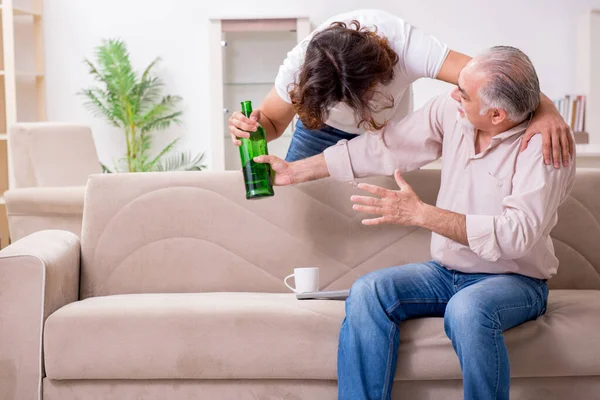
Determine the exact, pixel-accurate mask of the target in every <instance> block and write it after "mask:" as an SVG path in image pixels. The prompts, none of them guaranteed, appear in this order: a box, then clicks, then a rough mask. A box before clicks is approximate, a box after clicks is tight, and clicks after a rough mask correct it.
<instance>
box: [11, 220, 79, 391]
mask: <svg viewBox="0 0 600 400" xmlns="http://www.w3.org/2000/svg"><path fill="white" fill-rule="evenodd" d="M79 263H80V242H79V238H78V237H77V236H76V235H74V234H72V233H70V232H66V231H58V230H48V231H40V232H36V233H33V234H32V235H29V236H27V237H25V238H23V239H21V240H19V241H17V242H15V243H13V244H11V245H10V246H8V247H6V248H5V249H3V250H2V251H0V398H1V399H18V400H34V399H39V398H41V397H40V396H41V382H42V378H43V376H44V369H43V368H44V367H43V352H42V334H43V327H44V322H45V321H46V318H47V317H48V316H49V315H50V314H52V313H53V312H54V311H56V310H57V309H58V308H60V307H62V306H64V305H66V304H69V303H72V302H74V301H77V300H78V298H79Z"/></svg>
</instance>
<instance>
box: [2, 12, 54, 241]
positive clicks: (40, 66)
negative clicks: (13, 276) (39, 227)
mask: <svg viewBox="0 0 600 400" xmlns="http://www.w3.org/2000/svg"><path fill="white" fill-rule="evenodd" d="M42 1H43V0H32V1H31V2H30V3H29V4H28V6H26V5H25V3H24V0H0V24H1V27H0V46H1V48H0V248H2V247H5V246H7V245H8V244H9V242H10V239H9V233H8V222H7V218H6V205H5V204H4V198H3V194H4V192H5V191H6V190H8V189H9V188H11V187H12V186H13V182H12V181H13V177H12V171H11V170H10V165H11V164H10V160H11V154H10V148H9V146H8V135H7V132H8V128H9V127H10V126H11V125H13V124H14V123H16V122H28V121H29V122H30V121H32V120H33V121H44V120H45V119H46V92H45V90H46V83H45V78H44V38H43V24H42V11H43V3H42ZM19 23H27V24H31V27H32V29H33V46H32V47H31V46H29V45H28V46H27V49H25V50H26V51H33V52H34V58H33V59H34V65H33V66H29V67H28V68H24V67H23V66H21V65H17V58H16V56H15V47H16V46H17V43H16V41H15V24H19ZM29 47H31V49H30V48H29ZM22 81H28V82H34V86H35V96H34V100H33V101H34V102H35V113H32V114H35V118H32V117H29V118H26V119H23V117H21V116H20V111H22V110H19V109H18V106H17V104H18V103H17V96H18V95H19V93H20V92H21V90H20V83H21V82H22Z"/></svg>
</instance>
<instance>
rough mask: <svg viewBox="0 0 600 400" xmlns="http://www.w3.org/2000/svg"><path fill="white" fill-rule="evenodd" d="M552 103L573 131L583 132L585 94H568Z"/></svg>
mask: <svg viewBox="0 0 600 400" xmlns="http://www.w3.org/2000/svg"><path fill="white" fill-rule="evenodd" d="M554 105H555V106H556V108H557V109H558V111H559V112H560V115H561V116H562V117H563V119H564V120H565V122H566V123H567V124H568V125H569V126H570V127H571V130H572V131H573V132H585V106H586V96H581V95H570V94H568V95H566V96H565V97H563V98H562V99H557V100H554Z"/></svg>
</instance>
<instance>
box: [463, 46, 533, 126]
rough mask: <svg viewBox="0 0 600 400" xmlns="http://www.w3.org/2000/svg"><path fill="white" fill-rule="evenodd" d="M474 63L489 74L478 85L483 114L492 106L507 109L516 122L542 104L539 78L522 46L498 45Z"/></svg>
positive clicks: (509, 115)
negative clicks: (520, 47)
mask: <svg viewBox="0 0 600 400" xmlns="http://www.w3.org/2000/svg"><path fill="white" fill-rule="evenodd" d="M474 66H475V67H476V68H477V69H478V70H479V71H482V72H484V73H485V74H486V76H487V78H486V82H485V83H484V84H483V86H482V87H481V88H480V89H479V98H480V100H481V114H482V115H483V114H485V113H486V112H487V111H488V110H489V109H490V108H498V109H502V110H504V111H506V113H507V118H508V119H510V120H511V121H514V122H522V121H524V120H525V119H526V118H527V117H529V115H530V114H531V113H533V112H534V111H535V110H536V109H537V107H538V105H539V104H540V82H539V80H538V76H537V73H536V72H535V68H534V67H533V64H532V63H531V60H530V59H529V57H527V55H526V54H525V53H523V52H522V51H521V50H519V49H517V48H515V47H510V46H496V47H492V48H491V49H489V50H488V51H487V52H485V53H483V54H481V55H479V56H478V57H476V58H475V60H474Z"/></svg>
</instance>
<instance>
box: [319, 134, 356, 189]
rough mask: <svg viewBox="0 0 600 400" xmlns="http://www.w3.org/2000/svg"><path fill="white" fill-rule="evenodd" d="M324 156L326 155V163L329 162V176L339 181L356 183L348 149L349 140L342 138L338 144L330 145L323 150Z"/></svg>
mask: <svg viewBox="0 0 600 400" xmlns="http://www.w3.org/2000/svg"><path fill="white" fill-rule="evenodd" d="M323 156H324V157H325V163H327V169H328V170H329V176H331V177H332V178H333V179H335V180H337V181H342V182H348V183H352V184H355V183H356V181H355V180H354V171H353V170H352V162H351V161H350V153H349V151H348V140H346V139H343V140H340V141H339V142H337V144H335V145H333V146H331V147H328V148H327V149H325V151H324V152H323Z"/></svg>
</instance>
